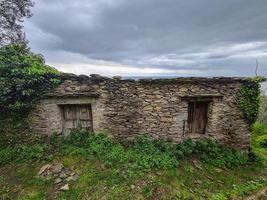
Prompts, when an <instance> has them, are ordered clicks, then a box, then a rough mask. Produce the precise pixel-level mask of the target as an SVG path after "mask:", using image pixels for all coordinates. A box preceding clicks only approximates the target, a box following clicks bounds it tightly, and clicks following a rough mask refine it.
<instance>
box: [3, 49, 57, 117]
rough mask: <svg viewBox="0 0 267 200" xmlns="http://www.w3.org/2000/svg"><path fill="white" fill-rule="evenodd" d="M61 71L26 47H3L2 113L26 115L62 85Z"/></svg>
mask: <svg viewBox="0 0 267 200" xmlns="http://www.w3.org/2000/svg"><path fill="white" fill-rule="evenodd" d="M58 74H59V73H58V71H56V70H55V69H53V68H51V67H49V66H47V65H45V63H44V59H43V58H42V57H41V56H40V55H37V54H34V53H32V52H31V51H30V49H29V48H27V46H26V45H25V44H12V45H6V46H3V47H1V48H0V112H1V115H0V116H1V118H5V117H6V116H8V117H10V116H14V115H15V116H16V115H20V116H21V115H26V114H27V113H28V112H29V111H30V110H31V108H32V107H33V106H34V104H35V102H36V101H37V100H38V99H39V98H40V97H41V96H42V94H44V93H45V92H47V91H49V90H50V89H52V88H54V87H55V86H56V85H57V84H58V83H59V82H60V80H59V78H58Z"/></svg>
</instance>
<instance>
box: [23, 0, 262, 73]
mask: <svg viewBox="0 0 267 200" xmlns="http://www.w3.org/2000/svg"><path fill="white" fill-rule="evenodd" d="M266 10H267V3H266V0H253V1H251V0H223V1H212V0H201V1H200V0H187V1H184V0H164V1H162V0H146V1H144V0H134V1H125V0H95V1H86V0H77V1H72V0H64V1H60V0H39V1H37V2H36V6H35V8H34V17H33V18H32V19H30V21H29V22H28V23H27V24H26V30H27V35H28V37H29V39H30V42H31V43H30V44H31V45H32V46H33V49H36V50H37V51H40V52H41V53H42V52H46V54H45V56H46V57H48V58H49V57H55V56H51V55H49V54H52V53H56V52H58V51H61V52H62V51H65V52H70V53H75V54H80V55H82V56H85V57H87V58H88V59H92V60H105V61H110V62H117V63H121V64H125V65H127V64H129V65H132V66H136V67H140V68H142V67H144V66H146V67H149V66H151V67H153V68H155V67H156V68H161V69H185V70H186V69H198V70H202V71H206V72H207V73H208V75H246V76H247V75H252V73H253V70H251V68H253V66H254V65H255V59H258V60H259V61H260V63H261V72H262V73H263V74H267V69H266V68H267V55H266V49H267V45H266V43H267V26H266V21H267V12H266ZM34 29H35V30H39V31H40V34H36V33H34V31H33V30H34ZM34 34H35V35H34ZM40 40H41V42H38V41H40ZM242 45H243V46H242ZM247 45H251V47H249V46H247ZM235 47H240V48H239V49H238V48H235ZM62 59H64V60H62V62H66V60H65V59H68V58H66V57H64V58H63V57H62ZM51 62H53V61H51ZM126 70H127V69H126Z"/></svg>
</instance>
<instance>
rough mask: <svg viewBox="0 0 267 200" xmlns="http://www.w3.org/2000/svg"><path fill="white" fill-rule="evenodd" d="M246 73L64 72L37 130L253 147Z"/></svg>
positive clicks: (43, 105)
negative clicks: (242, 105)
mask: <svg viewBox="0 0 267 200" xmlns="http://www.w3.org/2000/svg"><path fill="white" fill-rule="evenodd" d="M245 81H247V79H245V78H226V77H219V78H173V79H140V80H130V79H129V80H123V79H120V78H119V77H114V78H107V77H102V76H99V75H91V76H90V77H88V76H85V75H80V76H76V75H73V74H62V83H61V84H60V85H59V87H57V88H56V89H55V90H54V91H52V92H50V93H49V94H46V95H45V97H44V98H43V99H42V100H41V101H40V103H39V105H38V106H37V107H36V109H35V110H34V111H33V112H32V129H33V131H34V132H38V133H41V134H46V135H50V134H52V133H58V134H64V135H68V134H69V132H70V130H71V129H72V128H74V127H77V126H78V125H79V126H82V127H84V128H87V129H89V130H91V131H94V132H99V131H105V132H106V133H107V134H110V135H111V136H114V137H116V138H123V139H132V138H134V137H135V136H137V135H138V134H144V133H147V134H149V135H150V136H152V137H153V138H162V139H167V140H172V141H174V142H180V141H181V140H183V139H185V138H193V139H199V138H212V139H216V140H218V141H219V142H220V143H222V144H228V145H232V146H234V147H237V148H240V149H246V148H247V147H248V146H249V140H250V132H249V125H248V124H247V122H246V121H245V120H244V119H243V118H242V115H241V111H240V109H239V107H238V104H237V102H236V98H235V94H236V92H237V91H238V90H239V88H240V86H241V85H242V83H244V82H245Z"/></svg>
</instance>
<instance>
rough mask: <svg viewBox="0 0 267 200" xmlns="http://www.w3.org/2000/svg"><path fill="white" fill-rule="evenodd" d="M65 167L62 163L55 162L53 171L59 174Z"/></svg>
mask: <svg viewBox="0 0 267 200" xmlns="http://www.w3.org/2000/svg"><path fill="white" fill-rule="evenodd" d="M62 169H63V165H62V164H61V163H59V164H55V165H53V166H52V167H51V171H52V172H53V173H54V174H58V173H60V172H61V170H62Z"/></svg>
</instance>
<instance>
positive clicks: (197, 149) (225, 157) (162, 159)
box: [65, 130, 249, 170]
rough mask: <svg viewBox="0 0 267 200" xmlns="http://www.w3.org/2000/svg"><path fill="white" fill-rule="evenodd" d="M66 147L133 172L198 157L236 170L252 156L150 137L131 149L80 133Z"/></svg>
mask: <svg viewBox="0 0 267 200" xmlns="http://www.w3.org/2000/svg"><path fill="white" fill-rule="evenodd" d="M65 144H67V145H73V146H76V147H83V148H85V149H86V151H87V153H88V155H96V156H98V157H99V158H100V159H103V160H104V162H105V164H106V165H108V166H110V167H112V166H115V165H125V166H129V165H130V168H131V169H142V170H151V169H169V168H174V167H177V166H178V164H179V161H180V160H182V159H185V158H188V157H190V156H193V155H196V156H198V157H199V158H200V159H201V160H202V161H203V162H206V163H208V164H211V165H215V166H219V167H226V168H234V167H238V166H240V165H244V164H246V163H248V161H249V157H248V154H246V153H242V152H240V151H237V150H234V149H231V148H228V147H221V146H220V145H219V144H218V143H217V142H215V141H212V140H200V141H192V140H190V139H189V140H185V141H183V142H181V143H180V144H172V143H169V142H166V141H163V140H153V139H151V138H150V137H148V136H147V135H142V136H139V137H137V138H136V139H135V140H134V141H133V142H129V143H128V144H127V146H123V145H122V144H120V143H118V142H114V141H113V140H112V139H111V138H109V137H108V136H107V135H105V134H94V133H88V132H86V131H84V130H76V131H74V132H73V133H72V134H70V136H69V137H67V138H66V139H65Z"/></svg>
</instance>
